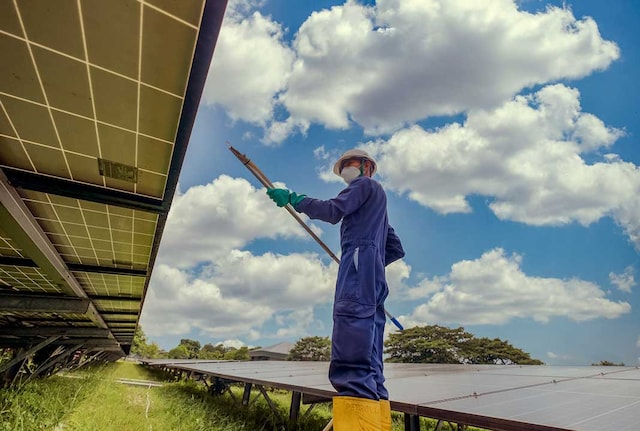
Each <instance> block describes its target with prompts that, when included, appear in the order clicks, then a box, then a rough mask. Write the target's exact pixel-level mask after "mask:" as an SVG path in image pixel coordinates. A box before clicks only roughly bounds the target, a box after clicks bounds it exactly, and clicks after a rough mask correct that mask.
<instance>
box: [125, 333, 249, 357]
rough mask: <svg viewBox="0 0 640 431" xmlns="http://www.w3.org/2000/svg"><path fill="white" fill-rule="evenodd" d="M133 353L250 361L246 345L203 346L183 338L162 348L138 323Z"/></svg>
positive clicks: (153, 355) (132, 346) (220, 344)
mask: <svg viewBox="0 0 640 431" xmlns="http://www.w3.org/2000/svg"><path fill="white" fill-rule="evenodd" d="M131 354H132V355H134V356H139V357H141V358H146V359H208V360H233V361H248V360H249V359H251V358H250V356H249V348H248V347H246V346H244V347H240V348H239V349H238V348H235V347H227V346H225V345H223V344H222V343H219V344H216V345H215V346H214V345H213V344H211V343H207V344H205V345H204V346H201V344H200V342H199V341H196V340H191V339H189V338H182V339H181V340H180V343H179V344H178V345H177V346H176V347H174V348H173V349H171V350H168V351H166V350H162V349H161V348H160V346H158V344H157V343H148V341H147V336H146V335H145V333H144V331H143V330H142V327H141V326H140V325H138V327H137V328H136V331H135V333H134V336H133V344H132V345H131Z"/></svg>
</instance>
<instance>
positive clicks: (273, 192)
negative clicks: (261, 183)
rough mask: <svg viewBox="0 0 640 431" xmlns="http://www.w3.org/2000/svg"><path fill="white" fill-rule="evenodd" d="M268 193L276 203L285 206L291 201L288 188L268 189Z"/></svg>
mask: <svg viewBox="0 0 640 431" xmlns="http://www.w3.org/2000/svg"><path fill="white" fill-rule="evenodd" d="M267 194H268V195H269V197H270V198H271V200H272V201H274V202H275V203H276V205H278V206H279V207H283V206H285V205H286V204H288V203H289V195H290V194H291V193H290V192H289V190H287V189H267Z"/></svg>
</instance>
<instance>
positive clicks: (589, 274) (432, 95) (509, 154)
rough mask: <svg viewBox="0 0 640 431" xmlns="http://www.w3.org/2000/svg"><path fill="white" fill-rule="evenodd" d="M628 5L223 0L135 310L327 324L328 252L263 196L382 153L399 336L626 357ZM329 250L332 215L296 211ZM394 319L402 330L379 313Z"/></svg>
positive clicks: (635, 338)
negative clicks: (440, 336)
mask: <svg viewBox="0 0 640 431" xmlns="http://www.w3.org/2000/svg"><path fill="white" fill-rule="evenodd" d="M639 17H640V5H638V4H637V2H634V1H631V0H620V1H616V2H614V3H606V2H601V1H595V0H593V1H584V0H582V1H580V2H573V3H571V2H569V3H564V4H563V3H562V2H544V1H533V0H530V1H519V2H518V1H516V2H514V1H512V0H499V1H497V0H496V1H494V0H485V1H480V0H474V1H470V0H466V1H464V0H460V1H451V0H446V1H445V0H430V1H425V0H403V1H397V0H396V1H392V0H385V1H378V2H355V1H348V2H337V1H313V2H285V1H283V0H277V1H276V0H265V1H261V2H258V1H252V0H245V1H231V2H230V3H229V7H228V10H227V14H226V16H225V19H224V22H223V27H222V30H221V32H220V37H219V39H218V44H217V46H216V51H215V53H214V57H213V61H212V66H211V70H210V73H209V77H208V80H207V84H206V87H205V92H204V94H203V98H202V102H201V106H200V110H199V113H198V117H197V120H196V124H195V127H194V130H193V133H192V137H191V142H190V144H189V149H188V152H187V156H186V159H185V162H184V165H183V168H182V173H181V177H180V185H179V192H178V194H177V195H176V196H175V198H174V203H173V206H172V210H171V213H170V216H169V220H168V223H167V226H166V228H165V232H164V235H163V241H162V244H161V246H160V252H159V255H158V260H157V262H156V265H155V268H154V272H153V276H152V280H151V284H150V288H149V291H148V293H147V298H146V301H145V307H144V309H143V312H142V320H141V323H142V327H143V329H144V330H145V332H146V334H147V335H148V337H149V338H150V339H151V340H152V341H155V342H157V343H158V344H159V345H160V346H161V347H163V348H166V349H169V348H172V347H174V346H176V345H177V344H178V343H179V340H180V339H181V338H191V339H196V340H199V341H200V342H201V343H202V344H204V343H207V342H211V343H214V344H216V343H218V342H223V343H225V344H226V345H229V346H241V345H249V346H267V345H271V344H275V343H278V342H281V341H291V342H295V341H297V340H298V339H300V338H302V337H305V336H315V335H321V336H325V335H330V333H331V302H332V299H333V290H334V281H335V275H336V270H337V268H336V265H335V264H334V263H333V262H332V261H331V259H330V258H329V257H328V255H326V253H324V252H323V250H322V249H321V248H320V247H319V246H318V245H317V244H316V243H315V242H314V241H313V240H311V239H310V238H309V237H308V235H307V234H306V233H305V232H304V231H303V230H302V229H301V228H300V227H299V226H298V225H297V223H296V222H295V221H294V220H293V218H292V217H291V216H290V215H289V214H288V213H287V212H286V211H284V210H282V209H278V208H277V207H275V205H273V203H272V202H271V201H270V200H268V198H267V197H266V195H265V191H264V189H263V188H262V186H261V185H260V184H259V183H258V181H257V180H255V178H254V177H253V176H252V175H251V174H250V172H249V171H248V170H247V169H246V168H245V167H244V166H243V165H242V164H240V163H239V162H238V161H237V159H235V157H234V156H233V155H232V154H231V153H230V152H229V151H228V149H227V146H226V144H225V141H227V140H228V141H230V142H231V143H232V144H233V145H234V146H235V147H236V148H237V149H238V150H240V151H241V152H243V153H246V154H247V155H248V156H249V157H250V158H251V159H252V160H253V161H254V162H255V163H256V164H257V165H258V167H260V169H262V171H263V172H264V173H265V174H266V175H267V176H268V177H269V178H270V179H271V180H272V181H274V182H278V183H279V184H280V185H281V186H286V187H288V188H290V189H291V190H294V191H296V192H298V193H304V194H307V195H309V196H313V197H318V198H323V199H327V198H331V197H333V196H335V195H336V194H337V193H338V192H339V191H340V190H341V188H342V187H343V185H344V184H343V183H341V180H340V179H339V178H338V177H335V176H334V175H333V174H332V173H331V172H330V168H331V165H332V162H333V161H334V160H335V159H336V158H337V157H338V156H339V154H341V153H342V152H343V151H345V150H347V149H349V148H353V147H360V148H364V149H366V150H368V151H369V152H370V153H371V154H373V155H374V156H375V157H376V159H377V160H378V164H379V173H378V175H377V179H378V180H379V181H380V182H381V183H382V184H383V185H384V186H385V189H386V190H387V195H388V201H389V209H388V210H389V216H390V222H391V224H392V225H393V226H394V228H395V229H396V231H397V232H398V234H399V235H400V237H401V239H402V240H403V244H404V247H405V250H406V253H407V254H406V256H405V258H404V259H403V260H402V261H399V262H396V263H394V264H392V265H390V266H389V267H388V268H387V279H388V282H389V286H390V291H391V293H390V296H389V299H388V300H387V309H388V310H389V311H390V312H391V313H392V314H394V315H395V316H396V317H398V319H399V320H400V321H401V322H402V323H403V324H404V325H405V327H411V326H417V325H420V326H421V325H428V324H439V325H446V326H450V327H458V326H464V327H465V329H467V330H468V331H470V332H472V333H473V334H475V335H477V336H486V337H492V338H493V337H499V338H501V339H504V340H508V341H509V342H511V343H512V344H513V345H515V346H517V347H519V348H522V349H524V350H525V351H527V352H529V353H531V355H532V356H533V357H535V358H537V359H540V360H542V361H544V362H545V363H547V364H554V365H564V364H566V365H588V364H591V363H593V362H599V361H600V360H609V361H614V362H624V363H625V364H627V365H633V364H637V363H638V362H639V357H640V313H639V309H640V299H639V295H638V290H639V287H638V281H637V280H638V278H639V277H640V275H639V273H640V272H639V271H640V263H639V259H638V257H639V251H640V199H639V198H638V196H640V168H639V166H640V142H638V136H639V135H640V130H639V127H640V126H639V124H640V122H639V121H638V120H639V117H638V107H637V101H638V100H640V86H639V84H638V80H637V76H638V75H640V71H639V70H638V69H640V53H639V50H638V41H639V40H640V34H639V31H638V27H637V20H638V18H639ZM310 224H311V226H312V227H313V228H314V229H315V230H316V232H317V233H318V234H319V235H320V237H321V238H322V239H323V241H324V242H325V243H326V244H327V245H328V246H329V247H330V248H331V249H332V250H334V252H336V253H337V252H338V251H339V237H338V235H339V231H338V227H337V226H331V225H327V224H324V223H319V222H313V221H311V222H310ZM388 330H391V331H393V330H395V329H394V328H393V327H392V326H389V329H388Z"/></svg>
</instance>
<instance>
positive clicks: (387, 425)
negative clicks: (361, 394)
mask: <svg viewBox="0 0 640 431" xmlns="http://www.w3.org/2000/svg"><path fill="white" fill-rule="evenodd" d="M380 431H391V403H390V402H389V400H380Z"/></svg>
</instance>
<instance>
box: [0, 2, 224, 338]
mask: <svg viewBox="0 0 640 431" xmlns="http://www.w3.org/2000/svg"><path fill="white" fill-rule="evenodd" d="M220 3H222V2H220ZM205 4H206V2H205V0H193V1H191V0H190V1H175V0H145V1H135V0H113V1H111V0H110V1H102V0H57V1H55V2H48V1H36V2H34V1H27V0H15V1H1V2H0V52H1V53H2V61H0V167H1V168H2V170H3V172H4V173H5V174H6V175H7V177H9V184H11V185H13V186H14V187H15V191H16V192H17V193H18V195H19V199H20V200H21V202H20V203H21V204H24V205H25V206H26V208H27V209H28V211H29V213H28V214H26V217H27V218H28V219H29V220H34V221H35V223H37V225H38V228H39V229H41V230H42V231H43V233H44V235H45V236H46V240H48V242H50V244H51V245H52V246H53V249H54V251H55V252H56V253H57V254H58V255H59V257H60V258H61V259H62V261H63V262H64V264H66V265H67V266H69V268H71V267H72V266H73V268H74V269H72V270H71V275H72V278H73V279H74V280H72V281H73V283H75V282H77V284H79V286H80V287H81V289H82V290H83V291H84V292H82V293H79V292H78V290H77V289H76V290H74V289H70V288H69V286H63V285H61V283H60V280H59V279H57V278H59V277H58V275H56V274H55V273H52V272H51V269H50V268H49V269H48V270H47V269H46V268H43V267H42V265H41V264H42V262H43V261H42V260H39V261H38V259H37V252H38V250H34V249H33V247H30V246H31V245H32V244H26V242H25V240H24V238H23V239H22V242H20V241H17V240H16V238H17V237H21V235H22V232H21V231H20V229H19V228H18V227H16V226H13V227H11V228H9V227H7V228H6V229H0V260H2V262H0V293H3V292H7V293H10V294H14V295H53V296H71V295H73V296H77V295H87V296H88V297H89V298H90V299H91V300H92V302H93V305H92V307H93V306H95V309H96V310H97V312H98V313H100V314H101V315H104V316H102V318H103V320H104V322H105V323H106V325H107V326H108V328H109V329H110V330H112V333H114V334H116V333H117V334H116V337H115V338H116V340H117V341H118V342H120V343H124V344H130V343H131V341H132V338H133V333H134V329H135V323H136V322H137V317H138V316H139V313H140V309H141V304H142V302H143V301H144V296H145V289H146V286H147V283H148V275H149V273H150V270H151V265H152V263H153V261H154V257H155V253H156V252H157V244H158V239H159V238H157V235H158V234H159V232H161V229H159V228H158V227H159V226H160V224H161V220H160V216H161V214H159V212H162V211H165V212H166V211H167V210H168V204H169V202H170V199H168V197H167V196H168V195H167V192H168V191H169V192H170V193H173V189H172V188H168V187H169V186H170V185H171V184H170V182H171V181H173V180H175V181H177V178H174V177H175V176H176V175H177V172H178V171H177V170H176V169H175V168H176V167H178V166H179V164H176V163H175V162H176V160H180V158H181V156H180V154H182V153H180V151H178V150H177V149H176V148H180V146H181V145H182V146H185V145H186V141H184V142H183V141H181V140H180V139H183V138H188V133H186V134H185V131H186V130H187V129H185V128H184V127H183V129H184V130H182V129H181V130H182V135H180V133H179V124H180V121H181V118H183V114H184V110H185V109H193V108H195V105H194V106H191V104H192V102H193V100H197V98H195V97H194V96H199V92H200V91H201V89H197V88H190V87H189V82H190V77H191V76H192V73H193V72H194V69H193V68H194V61H195V54H196V47H197V44H198V40H199V34H200V31H201V30H203V29H202V28H201V25H205V24H203V21H202V19H203V16H204V15H203V14H204V10H205ZM225 4H226V2H225ZM212 7H213V9H216V10H218V9H220V10H218V11H217V12H210V13H209V15H207V16H208V21H206V28H204V30H203V31H204V32H205V37H204V39H205V40H206V41H208V40H209V39H210V35H209V34H208V33H207V32H209V33H210V32H213V31H214V30H216V29H219V25H220V23H219V22H218V21H216V20H218V19H220V20H221V18H222V13H223V12H224V4H222V6H221V7H217V6H216V5H215V4H214V6H212ZM213 9H211V10H213ZM216 14H219V15H220V16H218V15H216ZM214 15H215V17H214ZM207 43H209V42H207ZM207 43H204V45H207ZM207 46H208V45H207ZM210 48H211V50H212V49H213V46H211V47H210ZM205 51H207V52H209V50H207V49H204V48H203V51H202V52H201V53H200V56H201V57H202V56H204V57H206V56H207V55H209V54H210V52H209V54H207V52H205ZM204 57H203V58H204ZM202 65H204V66H208V61H207V62H206V64H205V63H202ZM200 67H201V68H202V66H200ZM196 69H197V68H196ZM206 69H208V67H206ZM202 72H205V73H206V70H205V69H203V70H200V69H197V73H202ZM196 87H197V86H196ZM188 94H191V96H190V97H191V99H189V101H188V102H185V98H186V97H187V95H188ZM192 99H193V100H192ZM196 103H197V101H196ZM183 135H184V136H183ZM181 136H182V138H180V137H181ZM179 138H180V139H179ZM178 141H180V142H178ZM176 154H178V157H176ZM173 165H175V166H174V168H173V171H172V168H171V166H173ZM23 173H26V174H29V175H31V176H26V177H25V176H24V175H23ZM10 174H11V175H10ZM17 174H21V175H22V176H21V178H31V182H30V183H28V184H27V185H25V184H24V183H23V184H20V182H16V178H15V175H17ZM12 175H13V176H14V177H13V179H12V178H11V176H12ZM172 175H173V176H172ZM58 179H60V180H62V181H63V182H62V183H59V182H55V181H54V180H58ZM170 180H171V181H170ZM36 181H37V182H38V184H37V185H36V186H34V184H35V182H36ZM15 184H18V185H15ZM43 184H44V185H47V184H51V185H50V187H49V188H46V187H45V189H40V191H38V190H39V189H38V187H39V186H41V185H43ZM60 184H62V185H60ZM172 184H173V183H172ZM82 187H85V188H82ZM172 187H173V186H172ZM70 189H73V190H74V193H78V191H82V196H81V197H79V196H78V195H77V194H74V193H72V192H71V191H70ZM87 190H90V191H89V192H87ZM114 191H115V192H123V193H125V194H126V195H127V197H126V199H128V200H129V201H128V203H127V204H122V203H121V202H120V203H119V204H118V203H114V204H109V203H101V202H106V201H104V200H101V198H103V197H104V196H109V193H111V192H114ZM65 193H68V194H67V195H65ZM118 196H121V195H118ZM169 197H170V196H169ZM150 201H153V202H162V203H163V208H162V209H161V210H159V209H158V207H157V205H156V204H154V205H156V206H155V207H153V208H149V207H148V206H145V205H143V204H141V202H142V203H144V202H150ZM108 202H114V201H108ZM131 202H133V203H134V206H131ZM138 203H140V205H135V204H138ZM3 205H4V206H7V205H8V204H6V202H5V201H3ZM12 214H13V217H14V218H15V217H16V215H15V213H12ZM162 214H164V213H162ZM21 238H22V237H21ZM34 252H36V254H34ZM118 270H120V271H118ZM47 271H49V272H47ZM62 284H64V283H62ZM5 311H6V310H5ZM89 314H91V313H89ZM67 315H68V314H65V313H49V314H48V317H49V318H47V319H44V318H43V317H42V316H38V315H36V314H33V313H31V314H29V313H27V312H26V311H25V310H21V311H20V312H13V314H9V313H3V315H2V316H3V319H1V320H0V324H3V323H5V324H7V325H8V324H9V323H7V322H13V323H11V324H15V325H17V324H29V325H36V326H44V325H47V326H53V325H57V324H59V323H60V322H67V323H68V324H69V325H70V326H76V325H78V324H79V323H78V322H77V321H76V320H75V319H73V318H67ZM12 319H13V320H12ZM16 319H17V321H16ZM39 319H40V320H39ZM56 319H57V320H56ZM85 319H86V316H85ZM94 320H95V319H94ZM96 324H98V325H100V322H99V321H98V322H97V323H96Z"/></svg>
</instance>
